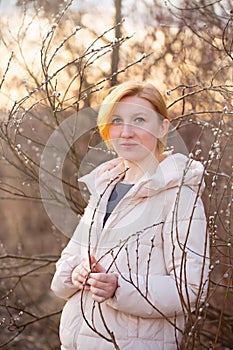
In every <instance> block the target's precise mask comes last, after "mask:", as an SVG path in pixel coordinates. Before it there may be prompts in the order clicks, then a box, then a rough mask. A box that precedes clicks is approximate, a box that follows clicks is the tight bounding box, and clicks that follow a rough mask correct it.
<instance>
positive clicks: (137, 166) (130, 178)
mask: <svg viewBox="0 0 233 350" xmlns="http://www.w3.org/2000/svg"><path fill="white" fill-rule="evenodd" d="M158 163H159V162H158V160H157V158H155V157H154V156H148V157H147V158H145V159H143V160H142V161H140V162H133V161H129V160H124V164H125V167H127V168H128V170H127V171H126V173H125V177H124V179H123V182H124V183H130V184H135V183H136V182H137V181H138V180H139V179H141V178H142V177H143V176H144V175H145V173H147V174H149V175H150V176H152V175H153V174H154V173H155V171H156V169H157V166H158Z"/></svg>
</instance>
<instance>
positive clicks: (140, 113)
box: [112, 112, 146, 117]
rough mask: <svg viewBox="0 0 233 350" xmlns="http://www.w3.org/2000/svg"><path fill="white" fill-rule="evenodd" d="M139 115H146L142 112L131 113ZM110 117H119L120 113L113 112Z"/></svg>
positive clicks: (133, 115) (135, 115) (134, 115)
mask: <svg viewBox="0 0 233 350" xmlns="http://www.w3.org/2000/svg"><path fill="white" fill-rule="evenodd" d="M139 115H144V116H146V113H143V112H138V113H134V114H132V117H137V116H139ZM112 117H121V115H120V114H115V113H113V114H112Z"/></svg>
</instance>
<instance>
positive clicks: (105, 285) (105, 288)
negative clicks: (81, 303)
mask: <svg viewBox="0 0 233 350" xmlns="http://www.w3.org/2000/svg"><path fill="white" fill-rule="evenodd" d="M91 263H92V272H91V273H90V267H89V262H88V261H83V262H82V263H81V264H79V265H78V266H76V267H75V269H74V270H73V272H72V275H71V279H72V283H73V284H74V286H76V287H77V288H78V289H83V288H84V290H88V291H90V292H91V293H92V298H93V299H94V300H95V301H96V302H98V303H102V302H103V301H105V300H107V299H109V298H111V297H113V295H114V294H115V291H116V289H117V287H118V274H117V273H106V270H105V269H104V268H103V267H102V266H101V265H100V264H99V263H96V259H95V257H94V256H91Z"/></svg>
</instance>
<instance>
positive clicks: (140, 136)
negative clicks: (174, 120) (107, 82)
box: [109, 96, 168, 162]
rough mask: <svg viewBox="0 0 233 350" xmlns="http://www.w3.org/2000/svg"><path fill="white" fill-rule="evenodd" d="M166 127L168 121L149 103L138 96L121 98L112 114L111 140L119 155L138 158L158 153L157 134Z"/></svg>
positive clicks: (162, 131)
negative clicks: (161, 117)
mask: <svg viewBox="0 0 233 350" xmlns="http://www.w3.org/2000/svg"><path fill="white" fill-rule="evenodd" d="M167 129H168V121H167V120H166V119H164V121H161V119H160V118H159V115H158V113H157V112H155V110H154V109H153V105H152V103H150V102H149V101H147V100H145V99H144V98H141V97H138V96H129V97H124V98H122V99H121V100H120V101H119V102H118V103H117V104H116V107H115V109H114V111H113V114H112V117H111V124H110V129H109V134H110V139H111V143H112V145H113V148H114V150H115V151H116V152H117V154H118V156H120V157H122V158H124V159H126V160H129V161H134V162H140V161H142V160H144V159H145V158H146V157H148V156H149V155H153V156H155V157H158V138H162V137H163V136H164V135H165V134H166V133H167Z"/></svg>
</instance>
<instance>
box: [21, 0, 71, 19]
mask: <svg viewBox="0 0 233 350" xmlns="http://www.w3.org/2000/svg"><path fill="white" fill-rule="evenodd" d="M27 5H28V6H29V7H32V8H35V9H38V8H40V9H41V10H42V13H43V14H44V15H46V16H47V15H48V14H55V13H57V12H58V11H59V10H60V8H61V7H64V6H65V5H67V1H66V0H56V1H49V0H17V2H16V6H22V7H23V6H27Z"/></svg>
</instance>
